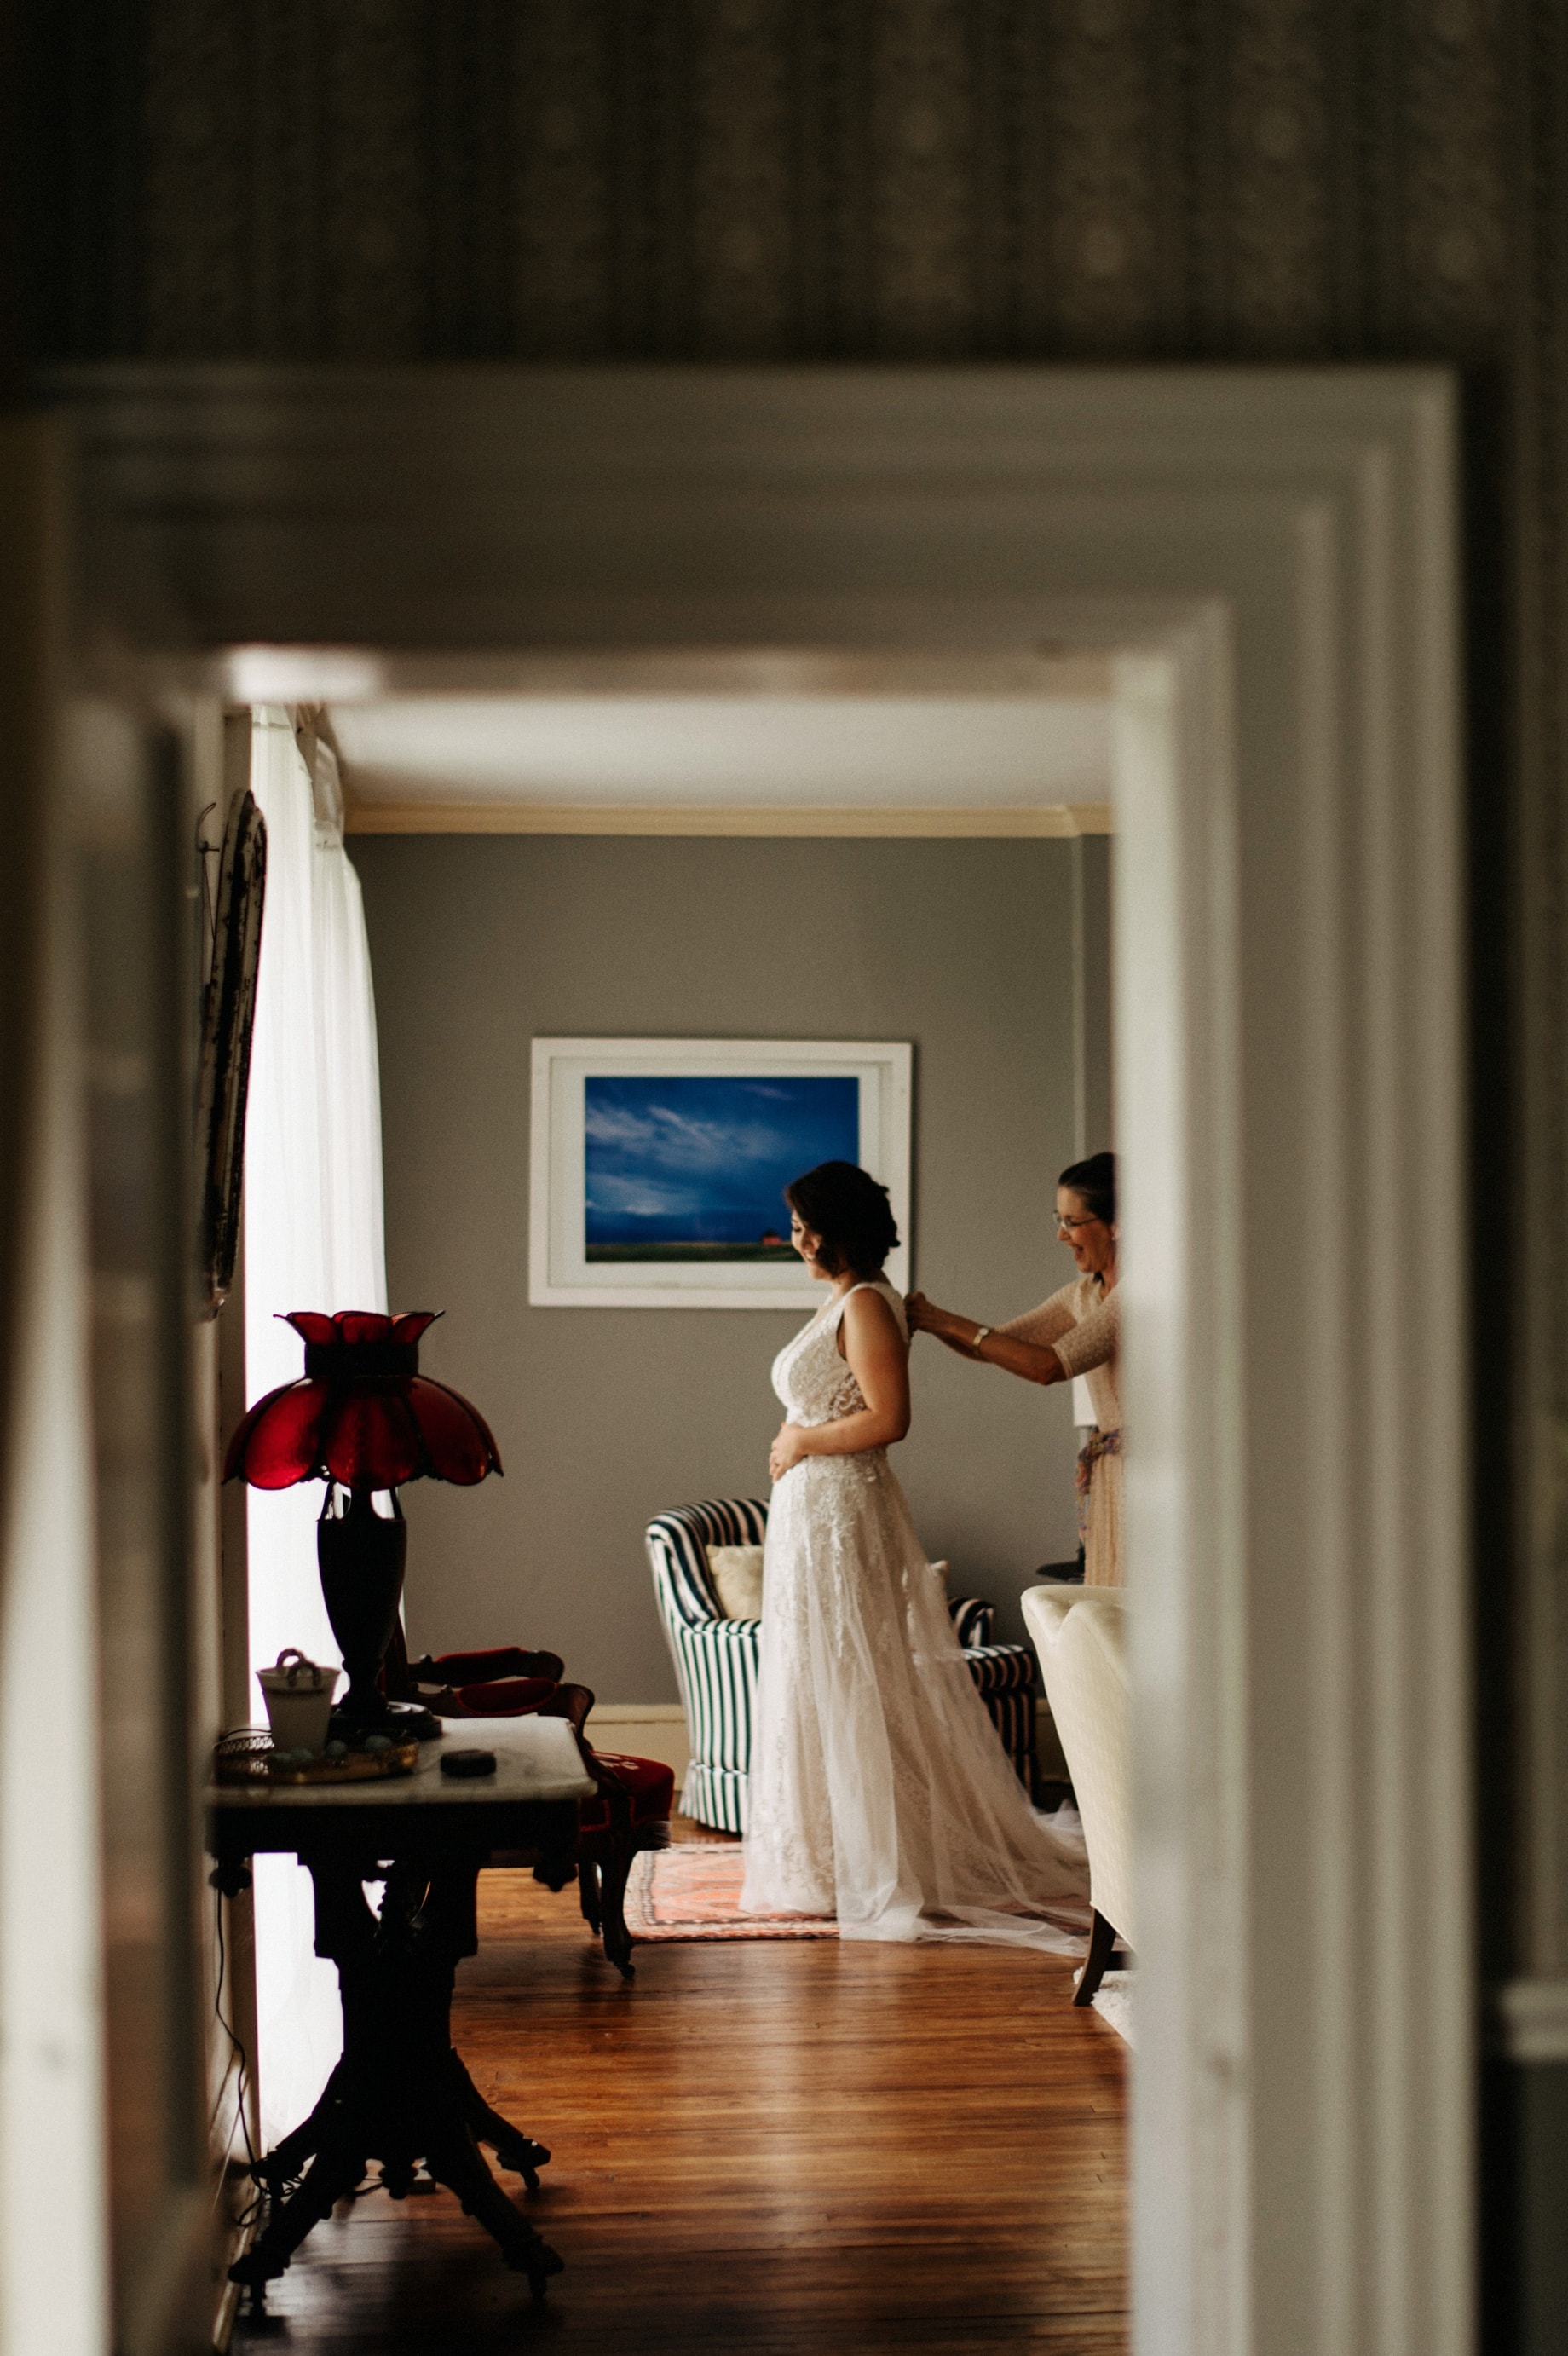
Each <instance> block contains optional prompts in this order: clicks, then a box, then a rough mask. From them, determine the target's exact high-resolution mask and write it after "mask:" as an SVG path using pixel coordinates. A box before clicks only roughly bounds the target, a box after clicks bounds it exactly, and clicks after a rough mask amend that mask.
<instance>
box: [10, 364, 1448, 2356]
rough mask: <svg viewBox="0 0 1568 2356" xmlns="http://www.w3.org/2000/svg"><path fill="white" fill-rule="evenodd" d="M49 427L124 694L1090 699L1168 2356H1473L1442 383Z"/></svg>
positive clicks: (131, 386)
mask: <svg viewBox="0 0 1568 2356" xmlns="http://www.w3.org/2000/svg"><path fill="white" fill-rule="evenodd" d="M54 392H55V396H56V397H57V399H58V400H59V402H61V403H62V404H63V405H64V406H65V407H66V408H67V409H68V410H69V412H70V414H71V415H72V417H73V418H74V421H75V423H76V427H77V434H78V442H79V450H80V467H81V485H82V505H81V514H82V541H81V547H80V612H81V617H82V624H83V627H82V633H81V645H82V651H83V661H84V665H85V667H86V669H89V670H90V671H91V670H97V671H99V672H101V673H104V674H105V675H107V674H108V673H112V674H113V675H114V677H115V678H116V679H117V680H123V678H124V677H125V676H126V675H127V672H128V671H129V672H130V673H133V674H134V675H135V676H136V677H137V678H138V679H139V680H142V681H144V682H146V681H148V680H156V681H160V682H162V683H163V684H164V685H165V687H167V688H169V689H171V690H178V691H182V692H197V693H212V694H230V695H233V694H242V693H245V692H247V689H246V688H245V686H244V685H243V681H244V680H245V679H247V678H248V677H251V676H252V675H253V672H254V664H255V660H256V658H254V657H250V658H246V657H243V656H241V655H240V654H239V653H237V650H239V649H243V648H253V649H254V648H261V649H266V650H268V651H267V653H266V655H265V657H264V661H266V662H271V664H272V670H271V672H270V673H269V677H270V678H271V680H272V686H271V688H270V689H269V691H268V693H269V697H271V698H275V697H276V696H278V695H280V694H287V695H292V696H293V697H294V698H297V699H298V700H300V701H309V700H315V699H330V697H331V696H332V695H333V694H334V693H335V692H337V693H342V692H345V691H348V692H352V691H353V684H354V682H355V680H358V681H359V682H360V683H361V684H364V683H366V682H367V681H368V680H371V679H372V678H379V679H382V680H386V681H387V682H389V683H391V684H394V685H395V684H399V683H404V684H410V685H412V684H414V683H415V682H416V681H417V680H421V679H429V678H430V677H432V675H433V671H439V673H440V675H441V677H442V678H443V681H445V682H446V683H450V684H451V685H453V686H454V687H457V686H461V685H462V684H463V682H464V677H465V676H466V675H467V674H466V673H465V669H464V665H465V663H466V662H469V661H472V663H473V664H474V666H475V670H474V677H475V680H477V679H478V677H479V674H480V672H481V671H483V672H484V673H485V676H486V677H489V678H492V679H493V678H494V677H495V675H496V660H497V658H498V656H499V655H500V654H501V652H502V651H503V650H505V649H507V648H533V649H544V650H554V651H557V652H560V651H565V652H568V653H571V654H573V655H580V654H588V655H594V654H597V655H601V656H603V657H605V658H606V659H608V658H610V657H612V656H614V655H624V654H625V653H626V652H627V651H628V650H635V651H636V652H637V653H638V654H639V655H640V656H644V655H645V656H649V657H657V656H658V655H660V654H661V653H662V654H664V655H667V657H668V658H669V659H671V660H672V661H673V660H675V659H677V657H688V656H689V654H690V652H691V650H693V649H699V650H709V651H711V650H722V649H735V648H752V649H755V648H815V649H824V648H827V649H845V648H848V649H854V650H858V651H861V652H864V651H867V650H871V649H880V650H884V651H885V650H895V651H897V652H899V653H900V654H904V655H908V654H918V653H919V652H921V651H922V650H925V651H935V652H941V653H945V654H952V653H955V652H965V653H975V652H981V653H985V652H1006V651H1008V650H1019V649H1026V648H1027V649H1029V650H1031V651H1036V652H1038V651H1039V650H1040V649H1041V648H1047V647H1049V648H1055V649H1056V650H1058V651H1060V652H1063V653H1083V654H1095V655H1100V656H1103V657H1105V658H1107V659H1109V660H1110V662H1111V665H1112V669H1113V678H1114V685H1113V701H1114V712H1115V748H1116V750H1115V790H1116V803H1117V832H1118V836H1119V848H1118V857H1117V862H1116V868H1117V874H1116V932H1117V942H1118V948H1117V958H1116V994H1117V1003H1118V1015H1117V1025H1116V1064H1117V1099H1118V1103H1117V1119H1118V1130H1119V1138H1120V1142H1121V1146H1122V1149H1123V1152H1124V1155H1125V1162H1126V1169H1127V1179H1126V1186H1125V1201H1126V1255H1125V1277H1124V1281H1125V1288H1126V1300H1127V1309H1128V1314H1127V1344H1126V1397H1127V1403H1128V1430H1129V1433H1130V1434H1132V1435H1133V1437H1132V1440H1131V1441H1130V1444H1129V1449H1128V1455H1127V1462H1126V1517H1127V1532H1128V1550H1129V1564H1130V1574H1131V1583H1132V1586H1133V1589H1134V1593H1135V1598H1136V1608H1135V1611H1134V1613H1133V1615H1132V1616H1133V1626H1134V1644H1133V1676H1134V1685H1135V1691H1136V1702H1137V1707H1136V1730H1137V1759H1136V1779H1137V1793H1138V1855H1139V1876H1140V1917H1141V1919H1140V1925H1139V1929H1140V1939H1141V1947H1140V1993H1139V2001H1140V2021H1139V2053H1138V2060H1137V2065H1136V2084H1135V2097H1134V2225H1135V2270H1134V2306H1135V2345H1136V2349H1137V2350H1138V2351H1139V2356H1246V2351H1263V2350H1264V2349H1266V2350H1267V2351H1269V2356H1347V2351H1378V2356H1385V2351H1386V2356H1462V2351H1467V2350H1468V2349H1470V2348H1471V2347H1472V2345H1473V2342H1474V2330H1475V2321H1474V2241H1475V2230H1474V2175H1475V2159H1474V2149H1473V2146H1474V2135H1475V2115H1474V2114H1475V2102H1474V2077H1475V2055H1474V2028H1473V2022H1474V2013H1475V1987H1474V1977H1475V1975H1474V1957H1473V1946H1474V1940H1473V1926H1472V1904H1473V1901H1472V1883H1473V1872H1472V1860H1471V1855H1470V1848H1471V1841H1470V1830H1469V1810H1470V1793H1471V1760H1470V1747H1471V1746H1470V1732H1469V1719H1470V1670H1469V1650H1468V1647H1469V1639H1468V1619H1469V1558H1468V1483H1469V1466H1468V1458H1467V1436H1468V1421H1469V1384H1470V1376H1469V1372H1468V1354H1467V1316H1466V1306H1465V1296H1466V1290H1467V1245H1466V1239H1465V1230H1464V1225H1463V1216H1462V1214H1463V1191H1464V1186H1465V1183H1466V1168H1467V1155H1466V1148H1465V1130H1464V1105H1465V1092H1466V1084H1465V1052H1466V1011H1465V997H1464V991H1465V982H1464V976H1465V969H1466V951H1465V919H1464V909H1463V867H1462V849H1461V835H1462V824H1461V820H1462V780H1461V764H1460V755H1459V716H1460V685H1459V680H1460V671H1459V569H1458V531H1457V523H1456V510H1457V498H1456V483H1457V477H1458V469H1457V457H1456V449H1457V402H1456V389H1455V385H1454V383H1453V380H1451V378H1450V377H1449V376H1448V375H1447V374H1446V373H1445V372H1443V371H1440V370H1435V369H1337V370H1328V369H1316V370H1314V369H1299V370H1268V369H1256V370H1254V369H1233V370H1220V369H1168V370H1162V369H1140V370H1136V371H1132V370H1068V369H1013V368H997V369H926V368H922V369H831V370H830V369H788V370H782V369H700V370H699V369H643V368H628V369H514V368H499V369H475V370H463V369H416V370H408V371H357V370H331V371H327V370H321V371H312V370H304V369H254V368H243V369H217V368H214V369H163V368H145V367H135V368H124V369H95V370H92V371H85V372H77V373H75V374H73V375H71V376H69V377H67V378H62V379H60V380H57V382H56V384H55V386H54ZM246 660H251V664H252V671H251V673H247V672H246V671H245V669H244V664H245V661H246ZM280 682H282V683H281V684H280ZM1047 1174H1048V1175H1049V1173H1047Z"/></svg>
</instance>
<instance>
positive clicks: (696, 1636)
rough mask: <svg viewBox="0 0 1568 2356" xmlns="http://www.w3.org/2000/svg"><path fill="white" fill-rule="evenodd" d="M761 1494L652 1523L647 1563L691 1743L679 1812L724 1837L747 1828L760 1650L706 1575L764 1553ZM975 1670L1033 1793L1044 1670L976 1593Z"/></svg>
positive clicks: (965, 1637)
mask: <svg viewBox="0 0 1568 2356" xmlns="http://www.w3.org/2000/svg"><path fill="white" fill-rule="evenodd" d="M767 1526H768V1509H767V1505H765V1503H764V1502H763V1499H762V1498H760V1497H717V1498H709V1500H707V1501H706V1502H705V1503H704V1504H701V1505H680V1506H677V1508H676V1509H675V1510H674V1511H673V1512H671V1513H667V1514H660V1515H657V1516H656V1519H655V1520H653V1521H651V1522H650V1523H649V1524H648V1527H647V1548H648V1561H649V1563H650V1565H651V1566H652V1569H653V1574H654V1592H655V1594H656V1597H657V1600H658V1607H659V1614H660V1617H661V1618H662V1620H663V1622H664V1627H665V1634H666V1636H667V1639H668V1642H669V1648H670V1652H671V1654H672V1655H673V1656H674V1660H675V1674H676V1680H677V1684H678V1685H679V1687H680V1698H681V1701H682V1703H683V1704H684V1705H685V1708H686V1722H687V1726H688V1730H689V1733H690V1737H691V1765H690V1766H689V1768H688V1770H687V1776H686V1783H685V1786H684V1788H683V1790H682V1793H681V1801H680V1804H681V1811H682V1814H683V1815H688V1816H690V1817H692V1818H693V1819H694V1820H695V1821H696V1822H697V1823H698V1824H701V1825H711V1826H713V1827H714V1828H715V1829H716V1830H717V1831H720V1832H727V1833H743V1832H744V1831H745V1829H746V1783H747V1778H748V1775H749V1773H750V1771H751V1765H752V1719H753V1715H754V1708H755V1699H756V1688H757V1660H758V1655H759V1651H760V1646H761V1638H762V1622H761V1621H760V1620H727V1619H726V1618H725V1617H724V1614H723V1612H722V1610H721V1608H720V1601H719V1597H718V1593H717V1591H716V1590H715V1588H714V1585H713V1581H712V1579H711V1578H710V1577H709V1569H708V1548H709V1547H710V1546H715V1547H717V1546H761V1545H762V1544H763V1540H764V1538H765V1537H766V1535H767ZM947 1608H948V1611H949V1612H951V1613H952V1615H953V1624H954V1627H955V1631H956V1633H957V1636H958V1642H959V1644H960V1645H961V1646H962V1647H963V1652H964V1657H965V1660H966V1661H967V1663H968V1664H969V1672H970V1675H971V1676H973V1678H974V1680H975V1683H976V1686H977V1687H979V1689H980V1695H981V1698H982V1699H983V1700H984V1702H985V1705H986V1708H987V1710H988V1711H989V1712H990V1715H991V1721H992V1723H993V1725H994V1726H995V1727H996V1730H997V1735H998V1737H999V1739H1000V1740H1001V1743H1002V1747H1003V1749H1004V1750H1005V1751H1007V1754H1008V1758H1009V1759H1010V1760H1011V1761H1012V1762H1013V1767H1014V1769H1015V1771H1016V1772H1017V1774H1018V1776H1019V1781H1020V1783H1022V1784H1023V1786H1024V1788H1025V1790H1026V1791H1029V1792H1032V1790H1033V1787H1034V1705H1035V1689H1036V1680H1037V1677H1038V1674H1039V1672H1038V1670H1037V1667H1036V1665H1035V1658H1034V1655H1033V1654H1032V1653H1031V1652H1030V1650H1029V1646H1028V1645H1027V1644H993V1643H992V1642H991V1630H992V1626H993V1622H994V1620H995V1613H994V1612H993V1610H992V1607H991V1605H990V1604H988V1603H983V1602H981V1601H979V1599H978V1598H977V1597H976V1596H960V1597H956V1598H949V1600H948V1605H947Z"/></svg>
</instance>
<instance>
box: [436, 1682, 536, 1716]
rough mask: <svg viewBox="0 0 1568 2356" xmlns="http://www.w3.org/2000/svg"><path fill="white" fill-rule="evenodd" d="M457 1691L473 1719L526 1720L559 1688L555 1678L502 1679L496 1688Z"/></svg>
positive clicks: (468, 1687) (491, 1686)
mask: <svg viewBox="0 0 1568 2356" xmlns="http://www.w3.org/2000/svg"><path fill="white" fill-rule="evenodd" d="M453 1690H454V1691H455V1693H456V1696H457V1698H458V1700H459V1701H460V1702H461V1703H462V1704H463V1707H464V1709H465V1710H466V1711H467V1713H468V1715H469V1717H470V1718H526V1717H527V1716H528V1712H529V1711H530V1710H534V1709H538V1708H539V1704H540V1703H541V1702H546V1701H549V1697H550V1696H551V1694H553V1693H556V1692H558V1691H559V1687H557V1685H556V1682H555V1679H554V1678H553V1677H501V1678H499V1679H497V1680H496V1683H495V1684H493V1685H484V1686H458V1687H454V1688H453Z"/></svg>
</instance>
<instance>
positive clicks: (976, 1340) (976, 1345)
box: [969, 1325, 991, 1357]
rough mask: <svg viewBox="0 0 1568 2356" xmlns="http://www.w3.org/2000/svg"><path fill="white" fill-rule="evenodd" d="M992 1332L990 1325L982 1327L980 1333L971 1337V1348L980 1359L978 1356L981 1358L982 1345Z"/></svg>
mask: <svg viewBox="0 0 1568 2356" xmlns="http://www.w3.org/2000/svg"><path fill="white" fill-rule="evenodd" d="M990 1331H991V1328H990V1327H989V1326H988V1325H982V1326H981V1327H980V1329H979V1331H978V1332H977V1333H975V1334H974V1335H973V1336H972V1337H971V1339H970V1343H969V1347H970V1348H971V1349H972V1350H973V1351H974V1353H975V1355H976V1357H978V1356H979V1355H980V1344H981V1343H982V1342H983V1341H984V1340H985V1338H986V1336H987V1333H989V1332H990Z"/></svg>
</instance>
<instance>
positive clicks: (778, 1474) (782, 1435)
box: [768, 1423, 806, 1481]
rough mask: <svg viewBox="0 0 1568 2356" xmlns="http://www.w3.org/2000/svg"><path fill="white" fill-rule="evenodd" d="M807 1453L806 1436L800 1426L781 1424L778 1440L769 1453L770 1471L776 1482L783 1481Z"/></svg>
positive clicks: (796, 1424) (774, 1442)
mask: <svg viewBox="0 0 1568 2356" xmlns="http://www.w3.org/2000/svg"><path fill="white" fill-rule="evenodd" d="M805 1453H806V1447H805V1432H804V1431H802V1430H801V1428H800V1426H799V1424H798V1423H784V1424H781V1425H780V1426H779V1432H778V1438H777V1439H776V1440H774V1441H773V1446H772V1447H771V1448H770V1449H769V1451H768V1471H769V1472H770V1473H771V1475H772V1476H773V1479H774V1480H775V1481H782V1480H783V1479H784V1474H785V1473H786V1472H788V1471H789V1470H790V1468H791V1467H792V1466H793V1465H795V1464H798V1463H800V1462H801V1461H802V1459H803V1458H804V1457H805Z"/></svg>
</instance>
